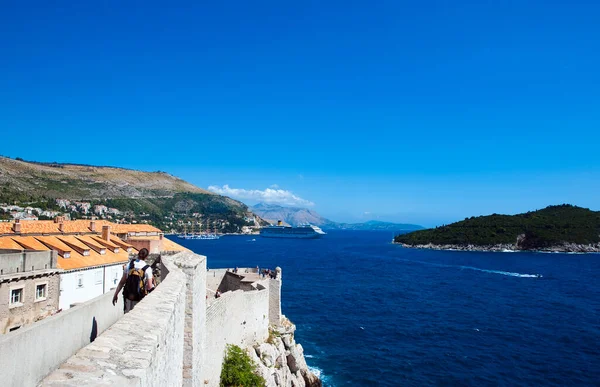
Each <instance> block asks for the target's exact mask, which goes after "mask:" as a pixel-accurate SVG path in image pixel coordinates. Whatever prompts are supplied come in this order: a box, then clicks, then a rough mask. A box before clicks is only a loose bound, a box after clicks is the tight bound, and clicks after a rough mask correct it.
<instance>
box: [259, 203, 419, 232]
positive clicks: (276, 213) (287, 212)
mask: <svg viewBox="0 0 600 387" xmlns="http://www.w3.org/2000/svg"><path fill="white" fill-rule="evenodd" d="M250 209H251V210H252V212H254V213H255V214H257V215H258V216H260V217H261V218H263V219H265V220H268V221H271V222H272V223H275V222H277V221H278V220H281V221H282V222H285V223H287V224H290V225H292V226H298V225H300V224H303V223H310V224H313V225H315V226H319V227H321V228H323V229H328V230H390V231H415V230H421V229H423V227H422V226H419V225H416V224H401V223H389V222H380V221H377V220H370V221H368V222H364V223H339V222H334V221H332V220H329V219H327V218H324V217H323V216H321V215H320V214H319V213H317V212H316V211H314V210H309V209H307V208H301V207H283V206H278V205H275V204H265V203H260V204H257V205H255V206H253V207H250Z"/></svg>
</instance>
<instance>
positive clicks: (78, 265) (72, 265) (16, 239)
mask: <svg viewBox="0 0 600 387" xmlns="http://www.w3.org/2000/svg"><path fill="white" fill-rule="evenodd" d="M71 238H73V239H74V240H73V239H71ZM77 238H91V236H81V237H77ZM77 238H76V237H75V236H72V235H64V236H62V235H61V236H58V235H55V236H36V237H33V236H13V237H0V248H15V249H19V250H22V249H23V248H26V249H32V250H44V251H48V250H52V249H51V248H50V247H48V246H52V247H55V249H60V250H63V251H66V250H68V251H70V257H69V258H64V257H63V256H61V255H59V256H58V262H57V264H58V267H59V268H61V269H64V270H74V269H83V268H87V267H95V266H104V265H110V264H121V263H125V262H127V261H128V260H129V254H128V253H127V251H126V250H125V249H120V250H119V253H114V252H113V251H112V250H110V249H106V254H104V255H101V254H99V253H98V252H96V251H94V250H93V249H89V247H88V249H89V250H90V252H89V256H83V255H82V254H80V253H79V252H78V251H77V250H75V249H72V248H71V247H70V246H68V245H67V244H66V243H64V242H63V241H62V240H64V241H67V242H71V243H72V244H74V245H75V244H76V243H77V244H78V245H82V246H85V244H84V243H83V242H81V241H78V240H77ZM61 239H62V240H61ZM41 241H43V242H44V243H46V244H47V245H48V246H47V245H46V244H44V243H42V242H41ZM86 247H87V246H86Z"/></svg>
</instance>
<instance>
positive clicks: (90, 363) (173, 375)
mask: <svg viewBox="0 0 600 387" xmlns="http://www.w3.org/2000/svg"><path fill="white" fill-rule="evenodd" d="M183 255H185V256H183ZM187 255H194V254H191V253H187V252H185V253H180V254H177V255H174V256H170V257H164V258H163V265H164V267H165V268H166V269H167V270H165V273H168V275H167V276H166V278H165V279H164V280H163V281H162V282H161V284H160V286H158V287H157V288H156V290H155V291H154V292H152V293H151V294H150V295H149V296H147V297H146V298H144V299H143V300H142V301H141V302H140V303H139V304H137V305H136V306H135V308H134V309H133V310H132V311H131V312H129V313H127V314H126V315H124V316H123V317H122V318H121V319H119V320H118V321H117V322H116V323H115V324H114V325H113V326H111V327H110V328H109V329H107V330H106V331H105V332H104V334H102V335H101V336H99V337H98V338H97V339H96V340H95V341H94V342H93V343H91V344H89V345H88V346H86V347H85V348H83V349H81V350H80V351H79V352H77V353H76V354H75V355H74V356H72V357H71V358H69V359H68V360H67V361H66V362H65V363H64V364H62V365H61V366H60V368H59V369H57V370H56V371H54V372H52V373H51V374H50V375H48V376H47V377H46V378H45V379H44V380H43V381H42V383H41V384H40V385H41V386H55V385H61V386H77V387H79V386H82V385H97V384H114V385H120V386H144V387H153V386H156V387H163V386H181V385H182V383H183V359H184V327H185V318H186V299H187V294H186V293H187V288H186V282H187V280H186V273H185V272H184V270H186V269H189V268H188V267H186V264H185V263H180V264H181V266H183V269H182V268H180V266H179V265H178V264H176V262H178V260H181V262H190V261H191V260H193V257H188V256H187ZM196 257H199V256H196ZM201 261H202V260H201ZM203 262H205V260H204V261H203ZM199 264H200V263H199ZM44 352H46V351H44Z"/></svg>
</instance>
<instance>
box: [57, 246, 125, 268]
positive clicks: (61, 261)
mask: <svg viewBox="0 0 600 387" xmlns="http://www.w3.org/2000/svg"><path fill="white" fill-rule="evenodd" d="M127 261H129V254H128V253H127V252H126V251H123V250H120V252H119V253H118V254H115V253H113V252H112V251H107V252H106V254H104V255H100V254H99V253H97V252H95V251H94V250H91V251H90V255H89V256H87V257H84V256H83V255H80V254H77V253H76V254H72V255H71V258H62V257H58V267H59V268H61V269H64V270H74V269H82V268H87V267H94V266H105V265H110V264H122V263H126V262H127Z"/></svg>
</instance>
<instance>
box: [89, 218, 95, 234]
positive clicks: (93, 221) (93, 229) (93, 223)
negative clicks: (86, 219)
mask: <svg viewBox="0 0 600 387" xmlns="http://www.w3.org/2000/svg"><path fill="white" fill-rule="evenodd" d="M90 230H92V232H96V221H95V220H92V221H91V222H90Z"/></svg>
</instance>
